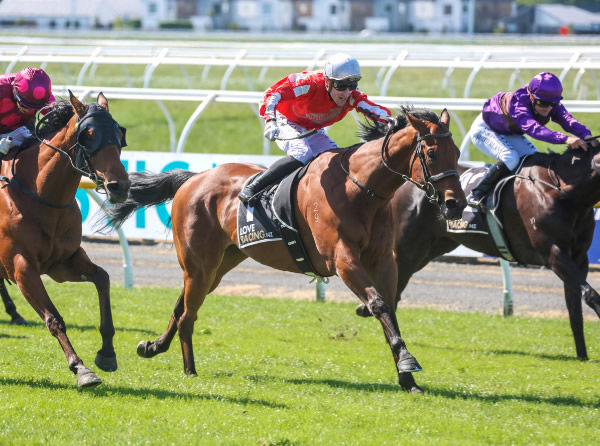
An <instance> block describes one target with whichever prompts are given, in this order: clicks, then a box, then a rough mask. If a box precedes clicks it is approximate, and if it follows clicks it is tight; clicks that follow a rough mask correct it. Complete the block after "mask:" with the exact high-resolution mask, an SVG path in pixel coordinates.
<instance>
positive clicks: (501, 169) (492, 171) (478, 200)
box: [467, 161, 511, 211]
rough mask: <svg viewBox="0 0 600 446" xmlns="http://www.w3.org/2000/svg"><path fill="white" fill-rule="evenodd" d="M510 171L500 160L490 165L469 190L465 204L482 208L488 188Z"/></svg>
mask: <svg viewBox="0 0 600 446" xmlns="http://www.w3.org/2000/svg"><path fill="white" fill-rule="evenodd" d="M510 173H511V171H510V169H509V168H508V167H506V164H504V163H503V162H502V161H498V162H497V163H496V164H494V165H493V166H491V167H490V168H489V169H488V171H487V172H486V173H485V175H484V176H483V178H482V179H481V181H479V184H478V185H477V186H475V188H474V189H473V190H472V191H471V193H470V194H469V196H468V197H467V204H468V205H469V206H471V207H473V208H478V209H480V210H482V211H483V210H484V209H483V199H484V198H485V197H486V195H487V194H488V192H489V191H490V189H491V188H492V186H493V185H494V184H496V183H497V182H498V180H500V179H502V178H504V177H505V176H507V175H509V174H510Z"/></svg>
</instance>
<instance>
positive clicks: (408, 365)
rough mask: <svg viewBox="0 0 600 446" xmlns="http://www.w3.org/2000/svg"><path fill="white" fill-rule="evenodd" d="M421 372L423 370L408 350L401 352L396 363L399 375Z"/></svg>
mask: <svg viewBox="0 0 600 446" xmlns="http://www.w3.org/2000/svg"><path fill="white" fill-rule="evenodd" d="M421 370H423V368H422V367H421V365H420V364H419V362H418V361H417V359H416V358H415V357H414V356H413V355H411V354H410V352H409V351H408V350H402V351H401V352H400V360H399V361H398V371H399V372H400V373H403V372H420V371H421Z"/></svg>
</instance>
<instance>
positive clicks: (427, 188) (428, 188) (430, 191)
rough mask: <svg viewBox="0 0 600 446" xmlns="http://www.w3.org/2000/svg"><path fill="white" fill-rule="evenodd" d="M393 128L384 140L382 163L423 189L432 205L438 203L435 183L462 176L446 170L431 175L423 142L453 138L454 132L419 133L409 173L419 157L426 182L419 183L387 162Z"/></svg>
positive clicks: (456, 172) (390, 128)
mask: <svg viewBox="0 0 600 446" xmlns="http://www.w3.org/2000/svg"><path fill="white" fill-rule="evenodd" d="M392 128H393V127H392V126H390V127H389V129H388V131H387V132H386V135H385V138H384V140H383V144H382V145H381V162H382V163H383V165H384V166H385V167H386V168H387V169H388V170H389V171H390V172H392V173H395V174H396V175H400V176H401V177H402V179H403V180H404V181H410V182H411V183H413V184H414V185H415V186H417V187H418V188H419V189H421V190H422V191H423V192H425V195H426V196H427V199H428V200H429V201H430V202H431V203H437V202H438V200H439V196H438V191H437V189H436V188H435V186H434V185H433V183H435V182H436V181H440V180H441V179H443V178H446V177H449V176H457V177H459V176H460V175H459V173H458V170H456V169H451V170H445V171H444V172H440V173H438V174H436V175H431V174H430V173H429V169H428V168H427V162H426V161H425V154H424V153H423V141H424V140H425V139H426V138H448V137H450V136H452V132H446V133H437V134H434V133H428V134H426V135H421V134H420V133H419V132H417V147H415V150H414V152H413V156H412V158H411V161H410V168H409V172H411V171H412V168H413V164H414V163H415V160H416V159H417V156H418V157H419V162H420V163H421V168H422V170H423V176H424V177H425V182H424V183H419V182H418V181H415V180H413V179H412V178H411V177H410V176H409V175H406V174H403V173H402V172H398V171H396V170H394V169H393V168H392V167H390V166H389V165H388V164H387V163H386V161H385V156H384V155H385V153H387V148H388V146H389V141H390V137H391V136H392V134H393V131H392Z"/></svg>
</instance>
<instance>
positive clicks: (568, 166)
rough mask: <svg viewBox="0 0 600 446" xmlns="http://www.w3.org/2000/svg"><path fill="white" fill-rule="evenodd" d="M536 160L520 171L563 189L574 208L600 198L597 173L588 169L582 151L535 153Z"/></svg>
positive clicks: (599, 176) (592, 204) (599, 177)
mask: <svg viewBox="0 0 600 446" xmlns="http://www.w3.org/2000/svg"><path fill="white" fill-rule="evenodd" d="M535 161H536V164H535V165H530V166H528V167H525V168H524V169H523V170H522V171H521V174H523V175H524V176H528V177H530V178H533V179H536V178H538V179H541V180H543V181H546V182H548V183H550V184H552V185H554V186H556V187H558V188H560V190H561V191H564V192H565V193H566V194H567V196H568V197H569V199H570V200H571V201H572V202H574V203H576V205H577V207H578V208H588V207H592V206H594V205H595V204H596V203H597V202H598V201H600V175H598V174H596V173H595V172H593V171H592V169H591V164H590V163H591V162H590V160H589V159H588V157H587V156H586V155H585V154H581V153H573V152H571V151H568V152H566V153H565V154H563V155H561V156H560V157H551V156H548V155H543V154H539V158H536V159H535Z"/></svg>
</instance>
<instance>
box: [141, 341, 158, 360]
mask: <svg viewBox="0 0 600 446" xmlns="http://www.w3.org/2000/svg"><path fill="white" fill-rule="evenodd" d="M150 345H152V342H150V341H141V342H140V343H139V344H138V345H137V354H138V356H141V357H142V358H152V356H154V355H152V354H149V352H148V347H149V346H150Z"/></svg>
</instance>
